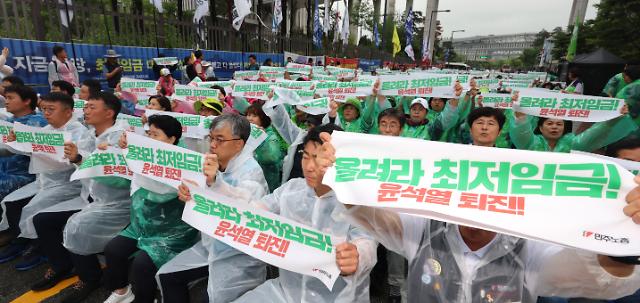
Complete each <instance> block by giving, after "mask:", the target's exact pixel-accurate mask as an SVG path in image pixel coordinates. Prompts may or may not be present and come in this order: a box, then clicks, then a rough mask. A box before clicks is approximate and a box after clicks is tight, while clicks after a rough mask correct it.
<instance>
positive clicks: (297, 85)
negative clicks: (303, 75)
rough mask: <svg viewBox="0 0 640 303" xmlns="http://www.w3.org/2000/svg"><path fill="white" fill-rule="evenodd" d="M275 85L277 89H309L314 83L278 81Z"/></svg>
mask: <svg viewBox="0 0 640 303" xmlns="http://www.w3.org/2000/svg"><path fill="white" fill-rule="evenodd" d="M276 84H277V85H278V86H279V87H283V88H288V89H311V87H313V85H314V84H315V82H314V81H293V80H278V81H276Z"/></svg>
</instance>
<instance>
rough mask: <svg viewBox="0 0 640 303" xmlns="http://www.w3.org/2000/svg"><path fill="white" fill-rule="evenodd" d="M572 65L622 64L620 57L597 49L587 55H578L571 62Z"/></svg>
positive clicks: (602, 49)
mask: <svg viewBox="0 0 640 303" xmlns="http://www.w3.org/2000/svg"><path fill="white" fill-rule="evenodd" d="M571 63H574V64H624V63H625V61H624V60H623V59H621V58H620V57H618V56H616V55H614V54H612V53H610V52H609V51H607V50H606V49H604V48H599V49H597V50H595V51H593V52H591V53H588V54H580V55H577V56H576V57H575V59H574V60H573V62H571Z"/></svg>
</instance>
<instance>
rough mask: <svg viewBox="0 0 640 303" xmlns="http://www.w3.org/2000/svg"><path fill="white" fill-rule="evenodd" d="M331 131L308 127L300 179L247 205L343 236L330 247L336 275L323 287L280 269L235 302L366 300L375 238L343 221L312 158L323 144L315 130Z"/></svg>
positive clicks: (325, 127)
mask: <svg viewBox="0 0 640 303" xmlns="http://www.w3.org/2000/svg"><path fill="white" fill-rule="evenodd" d="M334 130H340V128H339V127H337V126H335V125H333V124H327V125H322V126H319V127H317V128H314V129H312V130H310V131H309V132H308V134H307V136H306V137H305V139H304V141H303V143H302V145H303V146H304V156H303V158H302V167H303V171H304V179H299V178H298V179H293V180H290V181H288V182H287V183H285V184H283V185H282V186H280V187H279V188H278V189H276V190H275V191H274V193H272V194H270V195H267V196H265V197H263V198H261V199H259V200H255V201H253V202H252V203H251V204H252V205H254V206H255V207H257V208H262V209H265V210H268V211H270V212H273V213H276V214H280V215H282V216H284V217H287V218H289V219H293V220H295V221H297V222H300V223H302V224H306V225H308V226H311V227H313V228H315V229H318V230H322V231H324V232H326V233H330V234H332V235H333V236H335V237H338V238H340V239H345V242H343V243H336V248H335V249H336V264H337V265H338V267H339V269H340V277H338V280H337V281H336V282H335V284H334V285H333V288H332V289H327V287H326V286H325V285H324V284H323V283H322V282H320V280H318V279H314V278H309V277H306V276H304V275H301V274H298V273H294V272H291V271H287V270H283V269H280V275H279V277H278V278H275V279H271V280H268V281H267V282H265V283H264V284H262V285H260V286H258V287H257V288H255V289H253V290H251V291H249V292H247V293H246V294H244V295H243V296H242V297H240V298H239V299H238V300H236V301H235V302H258V301H261V302H291V303H293V302H345V303H346V302H369V300H370V299H369V272H370V271H371V269H372V268H373V265H374V264H375V263H376V259H377V258H376V247H377V243H376V242H375V241H373V240H372V239H371V237H370V236H369V235H368V234H367V233H366V232H364V231H363V230H362V229H361V228H357V227H354V226H352V225H351V223H350V222H349V221H348V220H345V217H346V216H345V215H346V213H347V210H346V208H344V206H343V205H341V204H340V203H339V202H338V200H337V197H336V195H335V193H334V192H333V191H332V190H331V189H330V188H329V187H328V186H326V185H323V184H322V178H323V175H324V171H322V170H320V168H321V167H319V166H318V165H317V163H316V160H315V159H316V157H317V156H318V154H319V151H320V146H321V143H322V141H321V140H320V137H319V135H320V133H321V132H329V133H331V132H332V131H334Z"/></svg>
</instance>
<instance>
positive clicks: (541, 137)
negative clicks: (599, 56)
mask: <svg viewBox="0 0 640 303" xmlns="http://www.w3.org/2000/svg"><path fill="white" fill-rule="evenodd" d="M627 113H628V109H627V106H624V107H623V108H622V110H621V114H622V116H620V117H618V118H615V119H611V120H609V121H604V122H598V123H595V124H593V125H592V126H591V127H590V128H589V129H587V130H585V131H584V132H582V133H580V134H579V135H575V134H573V133H572V132H571V123H570V122H569V121H564V120H559V119H551V118H540V119H538V125H537V127H536V128H535V129H533V128H532V127H531V124H530V122H529V116H528V115H526V114H523V113H520V112H514V114H515V120H514V124H513V125H512V127H511V129H510V130H509V135H510V137H511V141H512V142H513V144H514V145H515V147H516V148H518V149H525V150H535V151H553V152H561V153H568V152H570V151H571V150H579V151H585V152H592V151H594V150H597V149H599V148H602V147H604V146H607V145H609V144H611V143H613V142H616V141H618V140H620V139H622V138H624V137H625V136H627V135H628V134H630V133H631V132H633V131H634V130H635V129H637V126H635V125H634V123H633V122H632V121H631V120H630V119H628V118H627V116H626V114H627Z"/></svg>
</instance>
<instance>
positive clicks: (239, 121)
mask: <svg viewBox="0 0 640 303" xmlns="http://www.w3.org/2000/svg"><path fill="white" fill-rule="evenodd" d="M227 125H228V126H229V127H230V128H231V134H232V135H233V136H234V137H238V138H240V139H242V141H244V142H245V143H246V142H247V140H248V139H249V134H250V133H251V124H250V123H249V120H247V118H245V117H243V116H240V115H238V114H223V115H220V116H218V117H216V118H215V119H213V121H211V128H210V130H215V129H219V128H221V127H224V126H227Z"/></svg>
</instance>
